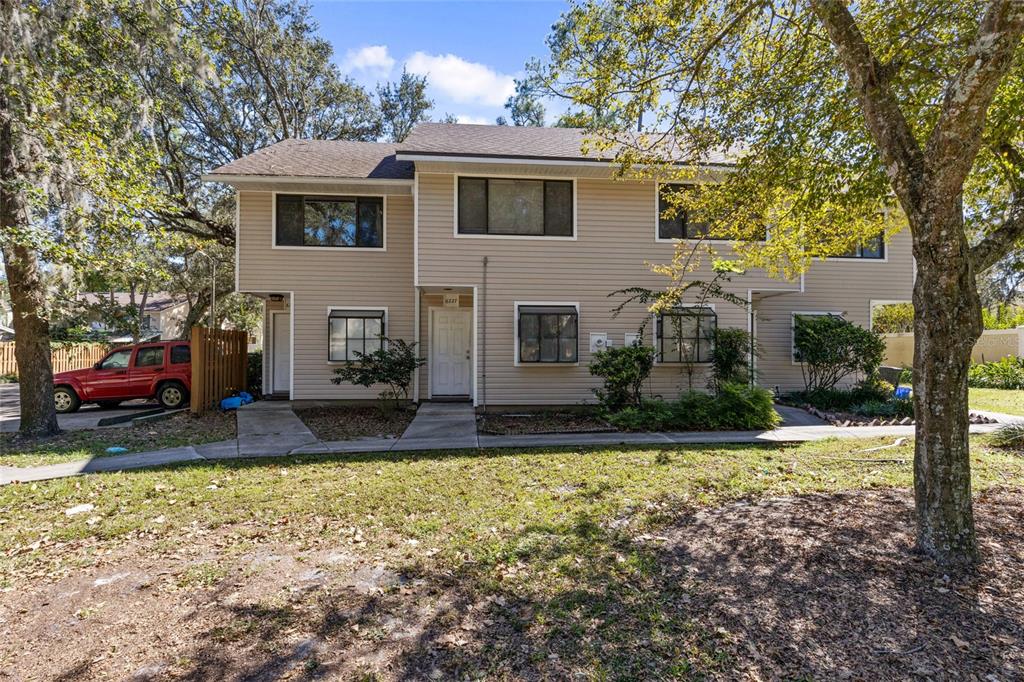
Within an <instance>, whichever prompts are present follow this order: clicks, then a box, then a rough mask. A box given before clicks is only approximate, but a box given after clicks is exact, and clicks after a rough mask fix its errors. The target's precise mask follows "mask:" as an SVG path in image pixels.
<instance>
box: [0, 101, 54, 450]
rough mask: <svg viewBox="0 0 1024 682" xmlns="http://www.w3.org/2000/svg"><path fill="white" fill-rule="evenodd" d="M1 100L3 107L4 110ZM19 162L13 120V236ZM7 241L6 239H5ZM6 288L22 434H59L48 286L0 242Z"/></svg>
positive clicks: (0, 213) (23, 251) (21, 223)
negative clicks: (16, 371)
mask: <svg viewBox="0 0 1024 682" xmlns="http://www.w3.org/2000/svg"><path fill="white" fill-rule="evenodd" d="M6 106H7V102H6V100H0V107H6ZM17 167H18V159H17V155H16V152H15V149H14V140H13V132H12V130H11V124H10V121H5V122H4V123H3V124H2V125H0V180H3V182H2V183H0V229H2V230H4V231H5V232H8V234H11V233H13V232H14V230H15V229H24V228H26V227H27V226H28V206H27V205H26V203H25V196H24V194H23V193H22V192H21V190H17V189H12V188H13V187H14V186H15V181H16V180H17V177H16V175H17V173H16V170H17ZM4 236H7V235H4ZM0 246H2V251H3V256H4V270H5V271H6V273H7V286H8V288H9V289H10V293H11V308H12V310H13V312H14V359H15V362H16V363H17V365H18V384H19V393H20V395H21V432H22V433H23V434H26V435H32V436H41V435H52V434H55V433H59V432H60V427H59V426H58V425H57V411H56V408H55V407H54V404H53V367H52V366H51V365H50V323H49V322H48V321H47V319H46V285H45V283H44V282H43V278H42V273H41V272H40V271H39V260H38V258H37V257H36V253H35V251H33V250H32V249H31V248H30V247H26V246H24V245H22V244H20V243H19V242H18V241H16V240H14V239H5V238H0Z"/></svg>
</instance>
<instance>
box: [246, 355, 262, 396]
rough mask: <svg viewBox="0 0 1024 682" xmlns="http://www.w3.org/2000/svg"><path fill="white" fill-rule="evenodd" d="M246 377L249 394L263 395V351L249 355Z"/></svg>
mask: <svg viewBox="0 0 1024 682" xmlns="http://www.w3.org/2000/svg"><path fill="white" fill-rule="evenodd" d="M245 376H246V385H247V386H248V387H249V393H251V394H252V395H254V396H260V395H263V351H258V350H257V351H253V352H252V353H249V359H248V363H247V364H246V367H245Z"/></svg>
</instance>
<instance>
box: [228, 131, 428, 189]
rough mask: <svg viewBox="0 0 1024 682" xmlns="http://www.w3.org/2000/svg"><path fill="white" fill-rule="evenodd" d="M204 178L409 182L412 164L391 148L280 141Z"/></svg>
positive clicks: (369, 144) (379, 144) (339, 142)
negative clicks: (242, 177)
mask: <svg viewBox="0 0 1024 682" xmlns="http://www.w3.org/2000/svg"><path fill="white" fill-rule="evenodd" d="M208 175H210V176H217V175H251V176H254V177H261V176H270V177H272V176H292V177H303V178H359V179H365V178H370V179H379V180H411V179H412V177H413V165H412V163H410V162H408V161H398V160H396V159H395V145H393V144H386V143H382V142H349V141H344V140H284V141H282V142H278V143H276V144H272V145H270V146H269V147H264V148H263V149H260V150H259V151H256V152H253V153H252V154H249V155H248V156H243V157H242V158H240V159H236V160H235V161H232V162H231V163H227V164H224V165H223V166H221V167H220V168H217V169H215V170H213V171H211V172H210V173H209V174H208Z"/></svg>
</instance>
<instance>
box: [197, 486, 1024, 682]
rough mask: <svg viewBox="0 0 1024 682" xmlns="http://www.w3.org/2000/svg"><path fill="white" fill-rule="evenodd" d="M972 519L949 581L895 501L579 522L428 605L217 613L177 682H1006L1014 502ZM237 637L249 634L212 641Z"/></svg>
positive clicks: (1013, 669) (518, 543) (996, 503)
mask: <svg viewBox="0 0 1024 682" xmlns="http://www.w3.org/2000/svg"><path fill="white" fill-rule="evenodd" d="M978 510H979V514H978V518H979V527H980V529H981V530H982V532H985V533H989V534H992V535H993V536H996V535H998V537H1000V545H999V546H998V547H997V548H994V549H989V550H986V562H985V563H984V564H983V565H982V567H981V568H980V569H979V571H978V572H977V573H974V574H970V575H961V576H944V575H943V574H942V572H941V571H936V569H935V567H934V566H933V565H932V564H930V563H929V562H927V561H925V560H922V559H921V558H920V557H916V556H914V555H913V554H912V552H911V551H910V540H911V538H910V536H909V534H908V529H910V528H912V518H911V514H912V505H911V502H910V497H909V494H907V493H905V492H903V491H894V490H884V491H872V492H862V493H851V494H838V495H811V496H804V497H796V498H780V499H776V500H768V501H765V502H762V503H756V504H745V503H738V504H731V505H728V506H725V507H721V508H717V509H713V510H705V511H693V512H684V513H679V514H676V515H671V512H669V515H670V516H672V519H671V522H670V523H667V524H666V525H664V526H662V527H661V529H660V530H659V531H657V532H658V533H660V534H657V535H655V534H652V533H654V532H655V531H652V530H650V528H649V527H648V526H646V525H645V524H644V523H642V521H641V519H639V518H626V519H604V518H597V517H594V516H592V515H589V514H586V513H580V514H577V515H574V516H572V517H571V518H568V519H566V521H565V522H564V523H562V524H533V525H529V526H526V527H523V528H522V529H521V530H520V531H519V532H518V533H516V534H514V535H512V536H509V537H505V538H502V539H496V540H494V541H493V543H492V545H491V546H489V547H487V548H486V550H487V551H483V549H484V548H480V547H474V548H468V547H467V550H470V549H476V550H477V552H476V555H477V556H484V557H486V558H480V559H473V558H471V557H468V558H466V559H465V560H463V561H462V562H460V563H459V564H457V565H455V566H451V567H442V566H429V567H424V566H422V565H416V566H412V565H410V566H406V567H404V574H405V575H406V577H407V579H408V580H409V581H410V582H411V581H417V582H419V581H422V583H423V584H426V585H427V586H428V589H427V590H426V595H425V594H424V592H423V591H420V592H417V593H415V594H409V593H406V592H405V591H404V590H400V589H390V590H385V591H383V592H382V593H380V594H377V595H374V596H360V595H356V594H354V593H351V592H348V593H346V592H338V591H335V590H331V591H328V592H325V593H322V594H321V595H320V596H319V597H317V598H316V600H315V606H314V607H312V608H311V607H310V606H309V605H308V604H307V605H305V606H303V607H299V606H296V605H292V604H290V605H284V606H281V607H278V608H276V609H272V610H270V611H266V610H264V611H260V612H258V613H254V612H251V611H248V610H246V609H244V608H238V609H234V608H232V609H225V610H223V611H222V613H221V614H220V615H219V616H218V620H220V621H222V624H220V625H217V626H215V627H211V628H209V629H208V630H207V631H206V632H205V634H204V636H203V637H201V638H200V641H201V645H200V646H199V648H198V649H197V650H196V651H195V652H194V653H193V654H191V655H190V656H189V657H188V658H189V659H191V660H193V661H194V662H195V667H194V669H192V670H191V671H190V672H189V674H188V675H187V678H188V679H194V680H200V679H209V678H210V677H211V676H217V674H218V672H219V673H220V674H221V675H223V674H224V673H225V671H229V670H230V671H231V674H230V675H229V677H231V678H232V679H246V680H264V679H275V678H276V677H278V676H280V675H282V674H283V673H284V672H285V671H287V670H289V669H292V668H301V673H302V674H305V675H306V676H308V677H316V676H319V675H325V676H331V675H334V674H337V675H353V674H365V675H367V677H366V678H365V679H378V678H379V679H403V680H405V679H416V680H419V679H478V678H480V677H487V678H499V679H500V678H509V679H571V678H573V677H582V678H585V679H595V678H596V679H679V678H682V679H702V678H704V677H708V676H711V677H725V678H736V677H740V676H743V675H745V674H752V675H754V676H755V677H758V678H762V679H780V678H781V679H836V678H842V677H851V678H853V679H905V678H910V677H919V676H921V677H936V676H939V677H941V676H943V675H950V676H954V677H957V678H968V679H969V678H971V677H972V676H973V677H975V678H977V679H982V678H984V677H985V676H987V675H994V676H995V677H996V678H998V679H1020V678H1021V676H1022V675H1024V653H1022V651H1024V650H1022V648H1021V647H1020V643H1021V642H1024V613H1022V612H1021V610H1020V596H1021V595H1022V594H1024V576H1022V575H1021V572H1020V570H1019V569H1020V566H1019V556H1020V555H1021V552H1022V551H1024V529H1022V528H1021V527H1020V524H1019V523H1015V522H1014V521H1013V520H1014V519H1018V520H1019V518H1022V517H1024V516H1022V514H1024V495H1022V494H1021V493H1020V491H1009V492H1006V493H995V494H992V495H989V496H988V497H987V498H986V499H984V500H983V501H982V502H980V503H979V505H978ZM665 520H667V519H666V518H663V519H662V521H665ZM197 613H198V611H197ZM239 622H241V623H251V626H250V625H245V626H244V627H239V626H235V629H234V630H231V631H230V633H229V634H228V635H225V633H224V630H223V628H224V627H231V626H230V623H239ZM223 623H227V624H228V625H224V624H223ZM356 626H358V627H356ZM296 632H301V633H302V638H301V639H300V640H298V641H297V642H296V641H295V637H291V638H288V637H285V635H286V634H288V633H292V634H294V633H296ZM232 651H235V652H237V651H247V652H249V653H247V654H246V659H247V660H246V661H244V662H243V663H242V664H240V663H239V661H238V660H237V658H234V659H233V658H232V655H231V652H232ZM310 661H313V665H310V663H309V662H310Z"/></svg>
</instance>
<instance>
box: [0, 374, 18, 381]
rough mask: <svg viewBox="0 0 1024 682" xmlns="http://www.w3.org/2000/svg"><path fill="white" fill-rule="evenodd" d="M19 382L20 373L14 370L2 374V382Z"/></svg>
mask: <svg viewBox="0 0 1024 682" xmlns="http://www.w3.org/2000/svg"><path fill="white" fill-rule="evenodd" d="M16 383H18V375H17V374H15V373H14V372H10V373H8V374H0V384H16Z"/></svg>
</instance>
